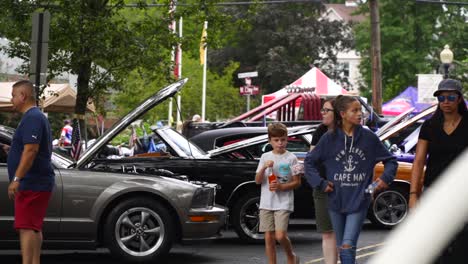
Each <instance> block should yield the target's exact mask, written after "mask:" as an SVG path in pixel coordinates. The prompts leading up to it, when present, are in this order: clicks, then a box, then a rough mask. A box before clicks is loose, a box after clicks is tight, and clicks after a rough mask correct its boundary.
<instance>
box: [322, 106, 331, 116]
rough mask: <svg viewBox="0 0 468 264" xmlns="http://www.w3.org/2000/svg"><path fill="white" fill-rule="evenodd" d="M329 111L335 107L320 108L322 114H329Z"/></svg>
mask: <svg viewBox="0 0 468 264" xmlns="http://www.w3.org/2000/svg"><path fill="white" fill-rule="evenodd" d="M328 112H333V109H330V108H326V107H324V108H322V109H320V113H321V114H322V115H324V114H327V113H328Z"/></svg>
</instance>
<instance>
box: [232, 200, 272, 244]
mask: <svg viewBox="0 0 468 264" xmlns="http://www.w3.org/2000/svg"><path fill="white" fill-rule="evenodd" d="M259 205H260V196H259V194H258V193H254V192H250V193H247V194H246V195H243V196H242V197H241V198H240V199H239V201H238V202H237V203H236V204H235V205H234V208H233V209H232V222H231V223H232V225H233V227H234V230H235V231H236V233H237V235H238V236H239V238H240V239H242V240H243V241H245V242H248V243H260V242H263V239H264V235H263V234H262V233H259V232H258V227H259V224H260V221H259V217H258V207H259Z"/></svg>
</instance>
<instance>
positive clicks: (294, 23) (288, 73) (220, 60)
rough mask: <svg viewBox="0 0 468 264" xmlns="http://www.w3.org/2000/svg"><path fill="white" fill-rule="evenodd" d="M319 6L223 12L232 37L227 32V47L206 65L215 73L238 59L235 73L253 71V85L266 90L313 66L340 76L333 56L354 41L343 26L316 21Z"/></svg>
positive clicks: (233, 8)
mask: <svg viewBox="0 0 468 264" xmlns="http://www.w3.org/2000/svg"><path fill="white" fill-rule="evenodd" d="M323 8H324V6H323V5H322V4H317V3H307V4H299V3H295V4H282V5H252V6H250V7H246V6H238V7H229V8H225V9H224V10H222V12H224V13H227V14H231V19H232V20H233V21H235V22H236V24H235V25H236V26H237V27H238V28H237V30H236V31H235V34H234V35H230V34H229V33H228V34H227V36H226V38H227V40H226V42H227V43H229V44H228V45H227V46H225V47H223V48H220V49H217V50H215V51H214V52H212V53H211V54H209V61H211V65H212V66H214V67H216V68H217V69H218V70H222V69H223V68H224V67H225V66H226V64H228V63H229V61H230V60H235V61H239V62H240V66H239V69H238V70H237V71H236V72H235V73H236V74H237V72H241V71H252V70H257V71H258V72H259V78H257V79H256V80H254V81H259V84H260V86H261V87H262V88H263V89H264V91H265V92H272V91H276V90H278V89H280V88H282V87H284V85H286V84H289V83H290V82H292V81H294V80H295V79H297V78H298V77H300V76H301V75H302V74H303V73H304V72H306V71H307V70H308V69H310V68H311V67H312V66H313V65H317V66H318V67H320V68H321V69H323V70H324V71H325V72H326V73H327V74H328V75H330V76H331V77H332V78H340V77H339V76H338V74H337V73H336V71H335V67H336V66H337V60H336V54H337V53H338V51H342V50H347V49H349V48H351V47H352V45H353V40H352V37H351V34H350V30H348V28H347V26H345V25H344V24H343V23H342V22H339V21H328V20H321V19H320V15H321V12H322V11H323ZM233 79H234V80H237V77H236V76H233ZM236 85H241V83H240V82H237V83H236Z"/></svg>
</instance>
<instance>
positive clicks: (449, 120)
mask: <svg viewBox="0 0 468 264" xmlns="http://www.w3.org/2000/svg"><path fill="white" fill-rule="evenodd" d="M434 96H436V97H437V100H438V102H439V103H438V107H437V110H436V111H435V113H434V115H433V116H432V117H431V118H430V119H428V120H426V121H425V122H424V123H423V125H422V127H421V132H420V133H419V140H418V144H417V147H416V157H415V159H414V162H413V168H412V173H411V189H410V199H409V206H410V208H413V207H414V206H415V205H416V201H417V200H418V198H419V196H420V195H421V193H420V192H421V189H422V188H421V187H424V188H429V187H430V186H431V184H432V183H434V182H435V181H436V180H437V179H438V177H439V176H440V175H441V173H442V172H443V171H444V169H445V168H447V166H448V165H449V164H450V163H451V162H452V161H453V160H455V158H456V157H457V156H458V155H459V154H460V153H462V152H463V150H465V149H466V147H467V146H468V137H467V136H466V135H468V111H467V109H466V104H465V100H464V99H463V94H462V87H461V83H460V82H459V81H457V80H453V79H445V80H442V81H441V82H440V84H439V87H438V89H437V91H436V92H434ZM426 157H428V158H427V165H426V172H425V175H424V177H422V176H423V169H424V165H425V164H426ZM421 185H422V186H421Z"/></svg>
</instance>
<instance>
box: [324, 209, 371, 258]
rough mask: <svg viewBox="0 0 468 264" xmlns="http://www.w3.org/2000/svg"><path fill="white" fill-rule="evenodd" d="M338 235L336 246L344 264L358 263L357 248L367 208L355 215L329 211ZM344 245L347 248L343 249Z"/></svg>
mask: <svg viewBox="0 0 468 264" xmlns="http://www.w3.org/2000/svg"><path fill="white" fill-rule="evenodd" d="M328 212H329V214H330V218H331V221H332V225H333V230H335V234H336V246H337V247H338V250H339V251H338V252H339V253H340V260H341V263H342V264H354V263H356V246H357V241H358V238H359V234H360V233H361V228H362V224H363V223H364V220H365V219H366V215H367V208H365V209H362V210H361V211H358V212H354V213H340V212H337V211H333V210H328ZM344 245H347V247H345V248H343V246H344Z"/></svg>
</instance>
